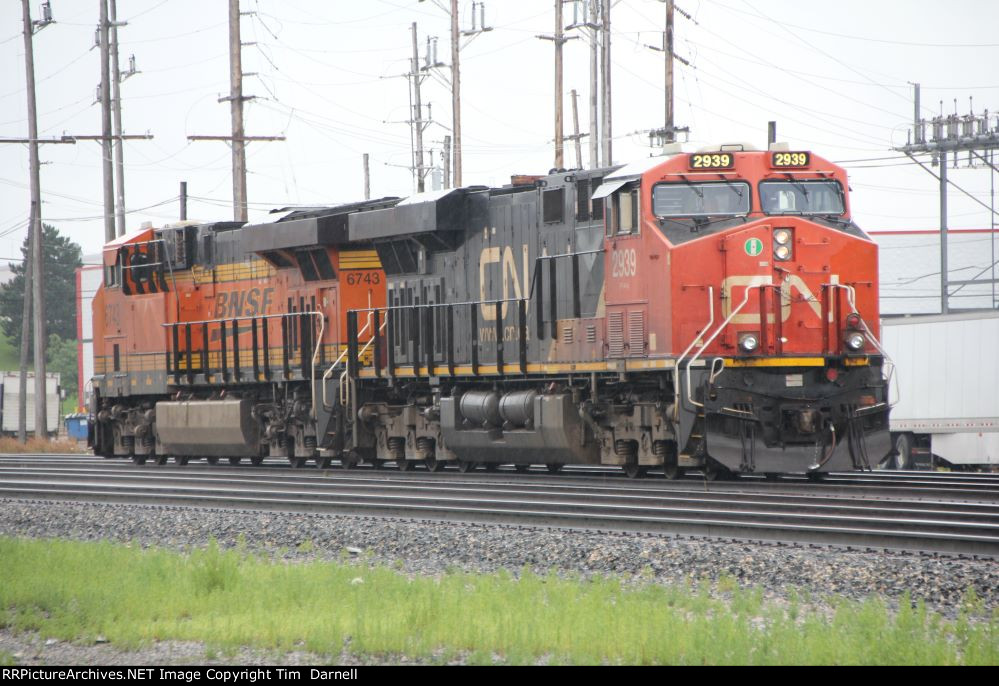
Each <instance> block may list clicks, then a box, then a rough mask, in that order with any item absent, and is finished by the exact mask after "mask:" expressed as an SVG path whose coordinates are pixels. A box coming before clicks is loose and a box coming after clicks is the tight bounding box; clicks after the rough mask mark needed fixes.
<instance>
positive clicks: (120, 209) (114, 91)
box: [108, 0, 125, 236]
mask: <svg viewBox="0 0 999 686" xmlns="http://www.w3.org/2000/svg"><path fill="white" fill-rule="evenodd" d="M108 9H109V19H110V20H111V23H110V30H111V36H110V38H111V49H110V51H111V72H110V76H111V102H112V104H113V106H114V111H113V113H112V114H113V119H114V121H113V124H114V135H115V136H120V135H121V133H122V131H121V83H120V79H121V72H120V71H119V69H118V9H117V0H108ZM122 148H124V142H123V141H122V140H121V139H118V140H115V142H114V172H115V173H114V176H115V228H116V233H117V234H118V235H119V236H124V235H125V161H124V158H123V150H122Z"/></svg>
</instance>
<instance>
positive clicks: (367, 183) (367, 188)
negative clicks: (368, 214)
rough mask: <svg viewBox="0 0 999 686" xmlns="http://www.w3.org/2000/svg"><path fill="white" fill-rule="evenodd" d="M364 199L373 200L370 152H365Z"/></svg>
mask: <svg viewBox="0 0 999 686" xmlns="http://www.w3.org/2000/svg"><path fill="white" fill-rule="evenodd" d="M364 199H365V200H371V169H370V167H369V166H368V153H364Z"/></svg>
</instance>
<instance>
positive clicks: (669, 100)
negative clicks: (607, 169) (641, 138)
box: [646, 0, 693, 147]
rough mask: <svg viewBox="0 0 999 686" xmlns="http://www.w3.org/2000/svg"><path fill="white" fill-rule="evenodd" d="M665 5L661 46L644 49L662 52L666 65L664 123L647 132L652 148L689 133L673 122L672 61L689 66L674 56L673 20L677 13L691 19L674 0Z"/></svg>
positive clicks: (688, 130)
mask: <svg viewBox="0 0 999 686" xmlns="http://www.w3.org/2000/svg"><path fill="white" fill-rule="evenodd" d="M662 1H663V2H665V3H666V30H665V31H663V45H662V47H661V48H660V47H658V46H655V45H647V46H646V47H648V48H651V49H652V50H655V51H657V52H662V53H663V56H664V58H665V64H666V76H665V80H664V84H665V90H666V94H665V95H666V97H665V101H666V102H665V110H666V116H665V123H664V126H663V128H661V129H653V130H652V131H651V132H649V139H650V142H651V144H652V145H653V146H654V147H663V146H666V145H669V144H670V143H675V142H676V134H677V133H680V132H683V133H689V132H690V129H689V128H688V127H683V128H677V126H676V120H675V112H676V96H675V88H674V83H673V71H674V69H673V62H674V60H679V61H680V62H682V63H683V64H685V65H687V66H688V67H689V66H690V62H688V61H687V60H685V59H684V58H682V57H680V56H679V55H677V54H676V50H675V49H674V19H675V15H676V12H679V13H680V14H682V15H683V16H684V17H686V18H687V19H689V20H691V21H693V17H691V16H690V15H689V14H687V13H686V12H684V11H683V10H682V9H680V8H678V7H677V6H676V2H675V0H662Z"/></svg>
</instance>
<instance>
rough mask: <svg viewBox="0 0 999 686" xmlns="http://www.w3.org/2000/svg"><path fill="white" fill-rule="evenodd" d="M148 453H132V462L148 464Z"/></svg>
mask: <svg viewBox="0 0 999 686" xmlns="http://www.w3.org/2000/svg"><path fill="white" fill-rule="evenodd" d="M147 457H148V455H132V462H134V463H135V464H146V458H147Z"/></svg>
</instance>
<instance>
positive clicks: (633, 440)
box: [91, 145, 891, 478]
mask: <svg viewBox="0 0 999 686" xmlns="http://www.w3.org/2000/svg"><path fill="white" fill-rule="evenodd" d="M848 190H849V188H848V184H847V177H846V173H845V171H844V170H843V169H842V168H840V167H838V166H836V165H835V164H832V163H831V162H829V161H828V160H825V159H823V158H821V157H819V156H818V155H815V154H813V153H811V152H807V151H791V150H786V149H779V148H778V147H776V146H775V147H772V148H771V149H769V150H765V151H761V150H754V149H752V148H751V146H748V145H726V146H718V147H717V148H713V149H709V150H702V151H700V152H697V153H692V154H691V153H678V154H673V155H669V156H665V157H656V158H649V159H648V160H645V161H643V162H641V163H638V164H633V165H627V166H623V167H611V168H605V169H594V170H585V171H583V170H571V171H563V170H554V171H552V172H550V173H549V174H547V175H542V176H520V177H513V179H512V182H511V184H510V185H508V186H503V187H500V188H487V187H480V186H472V187H466V188H455V189H448V190H442V191H435V192H429V193H422V194H418V195H414V196H411V197H408V198H405V199H399V198H382V199H379V200H372V201H365V202H360V203H354V204H350V205H340V206H336V207H323V208H307V209H302V208H298V209H293V210H287V211H284V212H283V213H282V214H281V215H279V216H278V217H277V218H276V219H275V220H274V221H271V222H268V223H262V224H255V225H241V224H238V223H231V222H227V223H214V224H200V225H173V226H167V227H165V228H162V229H145V230H142V231H139V232H135V233H132V234H129V235H127V236H125V237H123V238H121V239H119V240H117V241H115V242H113V243H109V244H108V245H107V246H106V247H105V249H104V260H103V264H104V284H103V286H102V288H101V289H100V291H99V292H98V294H97V296H96V298H95V301H94V331H95V340H94V350H95V358H96V359H95V369H96V374H95V377H94V379H93V405H92V414H93V421H92V426H93V432H92V438H91V443H92V446H93V449H94V452H95V453H96V454H99V455H104V456H109V457H110V456H128V457H131V458H132V459H133V460H135V461H136V462H139V463H142V462H145V461H146V460H156V461H159V462H164V461H166V460H167V459H169V457H170V456H173V457H174V459H176V460H177V461H178V462H180V463H185V462H187V461H188V460H190V459H195V458H206V459H207V460H208V461H209V462H213V463H214V462H217V461H218V460H220V459H226V460H228V461H229V462H231V463H233V464H236V463H238V462H239V461H240V460H243V459H247V460H249V461H251V462H254V463H259V462H260V461H261V460H263V459H265V458H267V457H281V458H285V459H287V460H288V461H289V462H290V463H291V464H292V465H295V466H303V465H305V464H307V463H308V462H310V461H312V462H314V463H315V464H318V465H319V466H321V467H328V466H330V465H331V463H332V462H333V461H337V462H338V463H339V464H340V465H342V466H343V467H345V468H350V467H353V466H355V465H357V464H358V463H362V462H363V463H367V464H373V465H375V466H380V465H382V464H384V463H386V462H392V463H394V464H395V465H397V466H398V468H399V469H402V470H409V469H412V468H413V467H414V466H416V465H423V466H425V467H426V468H427V469H429V470H430V471H438V470H440V469H442V468H444V467H445V466H447V465H454V466H455V467H457V468H458V469H460V470H462V471H466V470H469V469H474V468H476V467H479V466H483V467H485V468H487V469H494V468H496V467H498V466H499V465H501V464H512V465H514V466H515V467H516V468H517V470H519V471H523V470H526V469H527V468H529V467H530V466H531V465H545V466H547V468H548V469H549V470H550V471H553V472H554V471H558V470H559V469H560V468H561V467H562V466H564V465H567V464H586V465H615V466H618V467H620V468H622V469H623V471H624V472H625V473H626V474H627V475H628V476H631V477H638V476H642V475H644V474H646V473H647V472H648V471H649V470H650V469H654V470H656V471H657V472H658V471H660V470H661V471H662V472H663V473H665V475H666V477H667V478H676V477H677V476H678V475H680V474H681V473H683V472H684V470H687V469H696V470H699V471H700V472H702V473H703V474H704V475H705V476H706V477H707V478H715V477H718V476H719V475H728V474H736V473H760V474H773V473H803V474H821V473H823V472H826V471H830V470H851V469H868V468H871V467H872V466H874V465H876V464H877V462H879V461H881V460H882V459H883V458H884V457H885V456H886V455H887V454H888V453H889V451H890V448H891V446H890V440H889V434H888V413H889V393H888V386H889V384H888V377H889V376H890V375H889V373H888V372H889V367H890V364H889V362H888V360H887V359H886V357H885V355H884V354H883V351H882V350H881V347H880V344H879V342H878V338H877V336H878V333H879V328H878V322H879V313H878V279H877V246H876V244H875V243H874V242H873V241H872V240H870V238H869V237H868V236H867V235H866V234H865V233H864V232H863V231H862V230H861V229H860V228H859V227H858V226H857V225H856V224H855V223H854V222H853V221H852V219H851V212H850V199H849V193H848Z"/></svg>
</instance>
